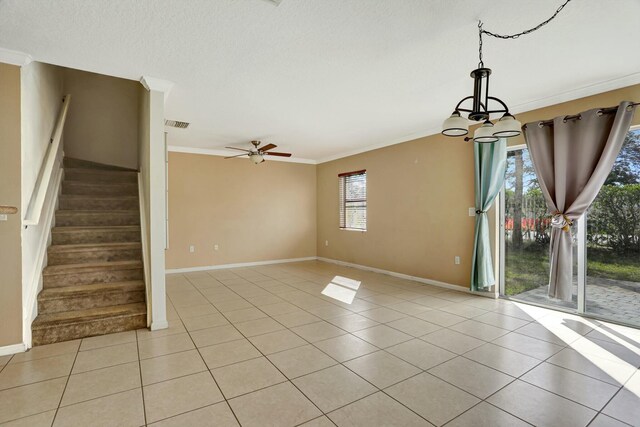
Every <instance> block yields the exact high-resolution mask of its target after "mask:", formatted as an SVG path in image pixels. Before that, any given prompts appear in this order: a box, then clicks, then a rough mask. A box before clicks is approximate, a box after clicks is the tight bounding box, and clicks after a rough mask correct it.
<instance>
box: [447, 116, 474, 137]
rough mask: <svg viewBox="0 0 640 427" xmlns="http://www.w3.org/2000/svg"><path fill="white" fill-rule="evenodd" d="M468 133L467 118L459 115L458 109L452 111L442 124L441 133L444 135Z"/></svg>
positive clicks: (463, 134)
mask: <svg viewBox="0 0 640 427" xmlns="http://www.w3.org/2000/svg"><path fill="white" fill-rule="evenodd" d="M468 133H469V120H467V119H466V118H464V117H461V116H460V112H459V111H457V110H456V111H454V112H453V114H451V116H450V117H449V118H448V119H447V120H445V121H444V123H443V124H442V134H443V135H446V136H465V135H466V134H468Z"/></svg>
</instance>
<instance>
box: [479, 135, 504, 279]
mask: <svg viewBox="0 0 640 427" xmlns="http://www.w3.org/2000/svg"><path fill="white" fill-rule="evenodd" d="M474 157H475V190H476V229H475V240H474V242H473V257H472V258H471V290H472V291H478V290H485V289H486V288H488V287H489V286H492V285H494V284H495V282H496V281H495V277H494V275H493V259H492V258H491V240H490V237H489V218H488V215H487V211H488V210H489V208H491V205H493V202H494V200H495V199H496V197H497V196H498V194H499V193H500V190H501V189H502V186H503V185H504V176H505V172H506V167H507V141H506V139H505V138H500V139H499V140H498V142H494V143H493V144H480V143H477V142H476V143H474Z"/></svg>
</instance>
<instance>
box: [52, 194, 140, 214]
mask: <svg viewBox="0 0 640 427" xmlns="http://www.w3.org/2000/svg"><path fill="white" fill-rule="evenodd" d="M58 200H59V201H60V205H59V208H60V209H62V210H85V211H92V210H96V211H98V210H99V211H111V210H113V211H116V210H139V209H140V202H139V200H138V196H87V195H83V194H62V195H60V197H59V198H58Z"/></svg>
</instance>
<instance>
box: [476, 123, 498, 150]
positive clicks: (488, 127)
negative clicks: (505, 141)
mask: <svg viewBox="0 0 640 427" xmlns="http://www.w3.org/2000/svg"><path fill="white" fill-rule="evenodd" d="M493 132H494V130H493V123H491V122H490V121H489V120H485V122H484V123H483V124H482V126H480V127H479V128H478V129H476V131H475V132H474V133H473V141H474V142H479V143H481V144H492V143H494V142H497V141H498V139H499V137H497V136H495V135H494V134H493Z"/></svg>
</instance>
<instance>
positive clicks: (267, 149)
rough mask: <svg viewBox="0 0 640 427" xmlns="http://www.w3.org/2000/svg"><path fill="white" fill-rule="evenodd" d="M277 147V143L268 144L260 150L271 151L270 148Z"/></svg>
mask: <svg viewBox="0 0 640 427" xmlns="http://www.w3.org/2000/svg"><path fill="white" fill-rule="evenodd" d="M276 147H277V145H275V144H267V145H265V146H264V147H262V148H260V151H269V150H273V149H274V148H276Z"/></svg>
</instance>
